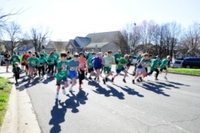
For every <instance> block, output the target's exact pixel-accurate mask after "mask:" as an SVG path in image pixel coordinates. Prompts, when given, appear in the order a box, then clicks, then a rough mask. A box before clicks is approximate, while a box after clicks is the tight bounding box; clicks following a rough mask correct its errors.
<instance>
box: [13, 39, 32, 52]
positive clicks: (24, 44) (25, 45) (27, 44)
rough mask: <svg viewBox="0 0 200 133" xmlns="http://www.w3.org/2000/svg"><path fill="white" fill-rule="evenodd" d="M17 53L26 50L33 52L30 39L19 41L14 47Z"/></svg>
mask: <svg viewBox="0 0 200 133" xmlns="http://www.w3.org/2000/svg"><path fill="white" fill-rule="evenodd" d="M14 51H15V52H17V53H18V54H23V53H24V52H27V51H32V52H35V47H34V45H33V43H32V41H31V40H23V41H21V42H20V43H19V45H18V47H16V48H15V49H14Z"/></svg>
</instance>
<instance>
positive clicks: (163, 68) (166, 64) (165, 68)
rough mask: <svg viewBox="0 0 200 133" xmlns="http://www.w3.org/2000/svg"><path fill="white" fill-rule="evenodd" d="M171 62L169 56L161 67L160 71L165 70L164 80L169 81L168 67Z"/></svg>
mask: <svg viewBox="0 0 200 133" xmlns="http://www.w3.org/2000/svg"><path fill="white" fill-rule="evenodd" d="M170 60H171V57H170V56H169V55H168V56H167V58H166V59H163V60H162V62H161V65H160V71H161V72H162V71H163V70H165V76H164V78H165V79H167V73H168V70H167V67H168V62H169V61H170Z"/></svg>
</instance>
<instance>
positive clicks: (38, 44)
mask: <svg viewBox="0 0 200 133" xmlns="http://www.w3.org/2000/svg"><path fill="white" fill-rule="evenodd" d="M47 38H49V30H48V29H46V30H45V31H43V29H42V27H39V28H31V30H30V35H29V39H30V40H31V41H32V43H33V45H34V47H35V51H38V52H40V51H41V50H42V45H43V44H44V43H45V42H46V39H47Z"/></svg>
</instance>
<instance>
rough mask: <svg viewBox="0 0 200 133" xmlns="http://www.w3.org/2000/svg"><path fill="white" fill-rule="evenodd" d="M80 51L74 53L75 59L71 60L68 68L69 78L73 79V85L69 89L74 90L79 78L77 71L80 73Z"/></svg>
mask: <svg viewBox="0 0 200 133" xmlns="http://www.w3.org/2000/svg"><path fill="white" fill-rule="evenodd" d="M78 56H79V55H78V53H75V54H74V59H73V60H70V61H69V65H68V69H69V78H70V79H71V83H72V84H71V87H70V89H69V91H71V92H72V91H73V87H74V85H75V84H76V78H77V71H78V72H79V73H80V70H79V61H78Z"/></svg>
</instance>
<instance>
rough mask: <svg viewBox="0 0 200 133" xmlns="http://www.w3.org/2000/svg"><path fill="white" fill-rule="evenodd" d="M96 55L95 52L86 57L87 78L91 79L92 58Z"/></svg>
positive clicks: (92, 72)
mask: <svg viewBox="0 0 200 133" xmlns="http://www.w3.org/2000/svg"><path fill="white" fill-rule="evenodd" d="M95 56H96V53H92V55H91V56H90V57H88V59H87V71H88V73H89V74H90V75H89V78H88V79H89V80H92V78H91V76H92V75H93V74H94V64H93V63H92V59H93V58H94V57H95Z"/></svg>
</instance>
